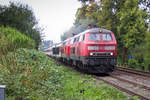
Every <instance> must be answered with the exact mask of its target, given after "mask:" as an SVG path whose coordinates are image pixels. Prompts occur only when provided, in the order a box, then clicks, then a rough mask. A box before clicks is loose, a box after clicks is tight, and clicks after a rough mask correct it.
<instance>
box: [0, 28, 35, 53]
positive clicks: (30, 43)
mask: <svg viewBox="0 0 150 100" xmlns="http://www.w3.org/2000/svg"><path fill="white" fill-rule="evenodd" d="M18 48H35V42H34V40H32V39H30V38H29V37H27V36H26V35H24V34H22V33H20V32H19V31H17V30H16V29H13V28H10V27H7V28H5V27H3V26H2V27H0V55H5V54H7V53H8V52H9V51H15V50H16V49H18Z"/></svg>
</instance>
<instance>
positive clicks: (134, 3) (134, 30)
mask: <svg viewBox="0 0 150 100" xmlns="http://www.w3.org/2000/svg"><path fill="white" fill-rule="evenodd" d="M118 15H119V18H120V22H121V23H120V25H119V26H118V33H119V34H120V37H121V39H122V40H121V41H122V43H124V47H125V48H132V47H135V45H136V44H139V43H141V42H142V41H143V38H144V37H145V33H146V30H147V28H146V27H145V26H146V22H145V20H144V16H145V15H146V13H144V12H143V11H141V10H139V8H138V0H126V2H125V3H124V6H123V7H122V8H121V10H120V12H119V14H118Z"/></svg>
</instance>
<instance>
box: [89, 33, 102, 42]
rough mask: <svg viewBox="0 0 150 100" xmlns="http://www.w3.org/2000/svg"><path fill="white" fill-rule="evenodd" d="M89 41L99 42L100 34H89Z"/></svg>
mask: <svg viewBox="0 0 150 100" xmlns="http://www.w3.org/2000/svg"><path fill="white" fill-rule="evenodd" d="M89 40H91V41H99V40H100V34H97V33H96V34H95V33H90V34H89Z"/></svg>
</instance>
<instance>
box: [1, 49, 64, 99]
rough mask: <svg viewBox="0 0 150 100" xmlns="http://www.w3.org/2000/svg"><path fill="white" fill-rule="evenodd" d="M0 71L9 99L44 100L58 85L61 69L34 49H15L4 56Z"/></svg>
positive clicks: (53, 92) (55, 90)
mask: <svg viewBox="0 0 150 100" xmlns="http://www.w3.org/2000/svg"><path fill="white" fill-rule="evenodd" d="M0 73H1V74H0V83H1V84H5V85H6V87H7V88H6V93H7V99H8V100H47V99H48V98H50V97H51V96H54V97H55V94H56V92H57V90H58V88H61V87H60V84H61V79H62V73H61V72H60V68H59V67H57V66H56V65H55V64H54V62H53V61H52V60H51V59H49V58H48V57H47V56H46V55H45V54H44V53H43V52H39V51H36V50H28V49H18V50H17V51H16V52H15V53H14V52H10V53H8V54H7V55H6V56H3V57H2V61H1V63H0ZM9 98H10V99H9Z"/></svg>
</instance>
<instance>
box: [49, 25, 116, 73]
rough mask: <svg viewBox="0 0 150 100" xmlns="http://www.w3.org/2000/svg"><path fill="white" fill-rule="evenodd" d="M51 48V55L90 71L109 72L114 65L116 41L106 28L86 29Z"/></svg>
mask: <svg viewBox="0 0 150 100" xmlns="http://www.w3.org/2000/svg"><path fill="white" fill-rule="evenodd" d="M52 49H53V50H52V52H53V53H50V54H51V56H54V57H56V58H58V59H59V60H62V61H64V62H67V63H70V64H73V65H75V66H77V67H79V68H80V69H83V70H85V71H88V72H90V73H109V72H112V71H113V70H114V68H115V65H116V57H117V42H116V39H115V36H114V34H113V32H111V31H109V30H106V29H102V28H92V29H88V30H86V31H84V32H82V33H80V34H78V35H75V36H74V37H71V38H69V39H67V40H65V41H63V42H61V43H59V44H58V45H55V46H54V47H53V48H52Z"/></svg>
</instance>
